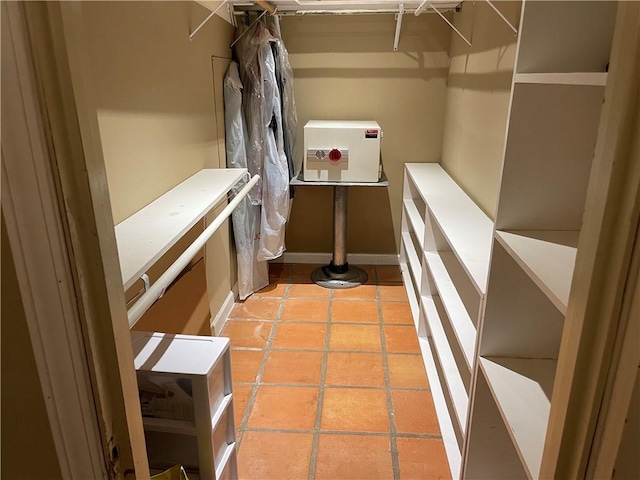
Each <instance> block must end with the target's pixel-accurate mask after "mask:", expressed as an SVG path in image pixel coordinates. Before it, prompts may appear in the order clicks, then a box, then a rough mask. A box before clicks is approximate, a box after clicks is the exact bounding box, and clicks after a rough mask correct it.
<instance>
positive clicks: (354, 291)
mask: <svg viewBox="0 0 640 480" xmlns="http://www.w3.org/2000/svg"><path fill="white" fill-rule="evenodd" d="M369 278H370V281H373V277H369ZM333 298H337V299H340V300H344V299H348V300H376V299H377V298H378V297H377V291H376V286H375V285H360V286H359V287H354V288H345V289H344V290H334V292H333Z"/></svg>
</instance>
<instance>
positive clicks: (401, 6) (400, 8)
mask: <svg viewBox="0 0 640 480" xmlns="http://www.w3.org/2000/svg"><path fill="white" fill-rule="evenodd" d="M402 15H404V3H401V4H399V5H398V13H396V35H395V37H393V51H394V52H397V51H398V43H399V42H400V29H401V28H402Z"/></svg>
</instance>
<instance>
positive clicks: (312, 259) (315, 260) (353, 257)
mask: <svg viewBox="0 0 640 480" xmlns="http://www.w3.org/2000/svg"><path fill="white" fill-rule="evenodd" d="M332 257H333V255H332V254H331V253H315V252H309V253H305V252H285V253H284V255H282V256H281V257H280V258H277V259H275V260H271V263H303V264H312V265H313V264H318V265H321V264H322V265H325V264H328V263H329V262H330V261H331V258H332ZM347 261H348V262H349V263H351V264H353V265H400V262H399V260H398V255H397V254H394V253H391V254H387V253H348V254H347Z"/></svg>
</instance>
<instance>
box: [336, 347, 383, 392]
mask: <svg viewBox="0 0 640 480" xmlns="http://www.w3.org/2000/svg"><path fill="white" fill-rule="evenodd" d="M325 384H327V385H345V386H375V387H384V386H385V382H384V367H383V363H382V354H381V353H351V352H349V353H335V352H330V353H329V354H328V356H327V374H326V377H325Z"/></svg>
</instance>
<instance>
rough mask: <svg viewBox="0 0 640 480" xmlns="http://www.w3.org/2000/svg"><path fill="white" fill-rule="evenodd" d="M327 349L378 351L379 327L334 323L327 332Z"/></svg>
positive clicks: (379, 346) (380, 347)
mask: <svg viewBox="0 0 640 480" xmlns="http://www.w3.org/2000/svg"><path fill="white" fill-rule="evenodd" d="M329 349H330V350H354V351H372V352H380V351H381V350H382V346H381V343H380V327H379V326H378V325H341V324H339V323H338V324H336V323H334V324H332V325H331V331H330V332H329Z"/></svg>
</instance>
